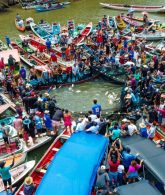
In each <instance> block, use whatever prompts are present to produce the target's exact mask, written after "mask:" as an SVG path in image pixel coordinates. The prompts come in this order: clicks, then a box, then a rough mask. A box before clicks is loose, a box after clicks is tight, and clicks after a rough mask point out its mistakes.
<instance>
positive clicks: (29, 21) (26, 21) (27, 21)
mask: <svg viewBox="0 0 165 195" xmlns="http://www.w3.org/2000/svg"><path fill="white" fill-rule="evenodd" d="M31 22H33V23H34V20H33V18H31V17H29V18H26V20H25V28H26V30H30V29H31V28H30V23H31Z"/></svg>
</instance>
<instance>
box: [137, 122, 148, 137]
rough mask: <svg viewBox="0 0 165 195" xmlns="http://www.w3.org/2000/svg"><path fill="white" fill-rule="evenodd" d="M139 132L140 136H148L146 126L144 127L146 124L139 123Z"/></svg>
mask: <svg viewBox="0 0 165 195" xmlns="http://www.w3.org/2000/svg"><path fill="white" fill-rule="evenodd" d="M139 132H140V135H141V136H142V137H145V138H147V137H148V133H147V127H146V125H145V124H144V123H140V124H139Z"/></svg>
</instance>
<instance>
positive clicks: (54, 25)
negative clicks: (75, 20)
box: [52, 22, 61, 35]
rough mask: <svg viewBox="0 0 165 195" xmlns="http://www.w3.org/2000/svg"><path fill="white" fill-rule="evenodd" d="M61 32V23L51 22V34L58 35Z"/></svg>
mask: <svg viewBox="0 0 165 195" xmlns="http://www.w3.org/2000/svg"><path fill="white" fill-rule="evenodd" d="M60 32H61V25H60V23H58V22H53V23H52V33H53V35H59V34H60Z"/></svg>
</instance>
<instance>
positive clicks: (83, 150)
mask: <svg viewBox="0 0 165 195" xmlns="http://www.w3.org/2000/svg"><path fill="white" fill-rule="evenodd" d="M107 146H108V139H107V138H105V137H103V136H101V135H96V134H93V133H86V132H78V133H74V134H73V135H72V136H71V137H70V138H69V139H68V140H67V141H66V143H65V144H64V145H63V146H62V148H61V149H60V150H59V151H58V152H57V154H56V156H55V157H54V159H53V160H52V162H51V164H50V165H49V167H48V170H47V172H46V174H45V175H44V177H43V179H42V180H41V183H40V185H39V187H38V188H37V191H36V192H35V195H41V194H49V195H55V194H58V195H64V194H68V195H89V194H90V193H91V190H92V186H93V184H94V181H95V177H96V173H97V170H98V168H99V166H100V163H101V161H102V159H103V156H104V153H105V150H106V148H107Z"/></svg>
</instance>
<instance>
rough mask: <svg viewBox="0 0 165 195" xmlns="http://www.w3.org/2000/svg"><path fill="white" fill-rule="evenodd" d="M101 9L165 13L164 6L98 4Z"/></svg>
mask: <svg viewBox="0 0 165 195" xmlns="http://www.w3.org/2000/svg"><path fill="white" fill-rule="evenodd" d="M100 5H101V6H102V7H105V8H109V9H116V10H125V11H128V10H129V9H132V10H134V11H137V12H143V11H145V12H161V13H164V12H165V6H147V5H127V4H109V3H100Z"/></svg>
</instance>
